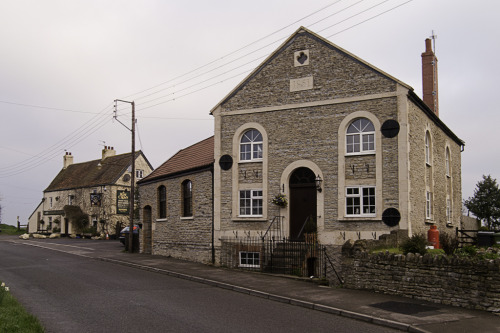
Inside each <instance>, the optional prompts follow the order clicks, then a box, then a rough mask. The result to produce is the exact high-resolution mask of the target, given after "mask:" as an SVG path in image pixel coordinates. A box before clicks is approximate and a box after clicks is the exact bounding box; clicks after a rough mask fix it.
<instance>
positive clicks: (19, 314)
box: [0, 283, 45, 333]
mask: <svg viewBox="0 0 500 333" xmlns="http://www.w3.org/2000/svg"><path fill="white" fill-rule="evenodd" d="M0 332H9V333H17V332H19V333H43V332H45V330H44V328H43V327H42V325H41V324H40V322H39V321H38V319H36V318H35V317H34V316H33V315H31V314H29V313H28V312H26V310H25V309H24V308H23V307H22V305H21V304H19V302H18V301H17V300H16V299H15V298H14V297H13V296H12V295H11V293H10V291H9V288H8V287H6V286H5V285H4V284H3V283H2V286H1V287H0Z"/></svg>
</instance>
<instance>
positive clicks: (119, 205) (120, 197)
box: [116, 191, 130, 214]
mask: <svg viewBox="0 0 500 333" xmlns="http://www.w3.org/2000/svg"><path fill="white" fill-rule="evenodd" d="M129 195H130V192H128V191H116V213H117V214H129V205H130V197H129Z"/></svg>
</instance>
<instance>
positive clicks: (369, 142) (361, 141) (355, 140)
mask: <svg viewBox="0 0 500 333" xmlns="http://www.w3.org/2000/svg"><path fill="white" fill-rule="evenodd" d="M373 152H375V127H374V126H373V124H372V122H371V121H369V120H368V119H366V118H359V119H356V120H354V121H353V122H352V123H351V124H350V125H349V127H348V128H347V133H346V153H347V154H360V153H361V154H362V153H373Z"/></svg>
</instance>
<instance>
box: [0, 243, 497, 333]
mask: <svg viewBox="0 0 500 333" xmlns="http://www.w3.org/2000/svg"><path fill="white" fill-rule="evenodd" d="M0 241H11V242H15V243H22V244H25V245H30V246H37V247H41V248H47V249H51V250H55V251H61V252H65V253H71V254H74V255H78V256H82V257H86V258H91V259H94V260H101V261H105V262H109V263H112V264H118V265H125V266H129V267H133V268H136V269H142V270H147V271H151V272H155V273H158V274H165V275H169V276H173V277H177V278H181V279H186V280H190V281H195V282H199V283H204V284H207V285H211V286H214V287H219V288H223V289H229V290H233V291H234V292H240V293H244V294H248V295H251V296H255V297H262V298H265V299H269V300H271V301H276V302H282V303H288V304H291V305H294V306H302V307H306V308H309V309H312V310H316V311H323V312H327V313H331V314H332V315H339V316H343V317H349V318H353V319H357V320H362V321H365V322H369V323H373V324H376V325H382V326H385V327H389V328H393V329H398V330H401V331H406V332H439V333H447V332H453V333H457V332H500V316H499V315H498V314H493V313H489V312H486V311H479V310H469V309H464V308H459V307H452V306H446V305H441V304H435V303H429V302H424V301H419V300H415V299H410V298H404V297H400V296H392V295H385V294H380V293H375V292H370V291H363V290H350V289H344V288H331V287H327V286H321V285H318V284H316V283H313V282H312V280H310V279H299V278H293V277H290V276H283V275H273V274H263V273H259V272H249V271H241V270H234V269H226V268H221V267H214V266H211V265H205V264H200V263H194V262H189V261H184V260H178V259H173V258H169V257H164V256H156V255H148V254H139V253H127V252H125V251H124V247H123V246H122V245H121V244H120V243H119V242H118V241H98V240H72V239H32V238H30V239H29V240H21V239H18V238H17V237H8V238H6V237H5V236H1V237H0Z"/></svg>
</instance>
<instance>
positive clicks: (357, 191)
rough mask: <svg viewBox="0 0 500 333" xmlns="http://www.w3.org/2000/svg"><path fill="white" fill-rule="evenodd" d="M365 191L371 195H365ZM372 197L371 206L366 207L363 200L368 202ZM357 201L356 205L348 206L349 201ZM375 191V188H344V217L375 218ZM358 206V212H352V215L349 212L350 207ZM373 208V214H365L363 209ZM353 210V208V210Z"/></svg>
mask: <svg viewBox="0 0 500 333" xmlns="http://www.w3.org/2000/svg"><path fill="white" fill-rule="evenodd" d="M365 190H366V191H370V192H372V193H365ZM371 197H373V199H374V202H373V205H370V204H369V203H368V205H366V203H365V200H364V199H368V201H369V200H370V198H371ZM356 199H358V204H350V203H349V201H351V200H352V201H355V200H356ZM376 202H377V191H376V188H375V186H347V187H346V188H345V216H346V217H353V216H354V217H375V216H376V215H377V210H376V209H377V208H376V207H377V205H376ZM356 206H359V208H358V211H356V210H355V211H354V212H353V213H350V212H349V209H350V207H356ZM370 207H373V212H368V213H365V208H368V209H369V208H370ZM354 209H355V208H354Z"/></svg>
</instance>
